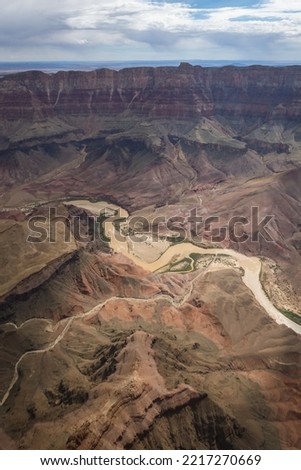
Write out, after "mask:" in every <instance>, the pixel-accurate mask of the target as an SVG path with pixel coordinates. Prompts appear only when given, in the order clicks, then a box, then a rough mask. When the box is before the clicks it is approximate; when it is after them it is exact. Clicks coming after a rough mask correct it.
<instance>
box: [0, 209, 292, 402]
mask: <svg viewBox="0 0 301 470" xmlns="http://www.w3.org/2000/svg"><path fill="white" fill-rule="evenodd" d="M65 204H72V205H75V206H77V207H81V208H84V209H88V210H89V211H90V212H92V213H94V214H97V215H99V212H100V210H102V209H104V208H108V209H109V210H111V211H116V210H118V211H119V217H124V218H127V217H128V213H127V212H126V211H125V210H124V209H121V208H119V207H117V206H115V205H113V204H108V203H105V202H104V203H99V202H98V203H92V202H89V201H85V200H83V201H68V203H67V202H66V203H65ZM114 233H115V227H114V224H113V221H112V220H109V219H108V220H107V221H106V224H105V234H106V236H107V237H109V238H110V239H111V241H110V243H109V245H110V247H111V249H112V250H114V251H115V252H117V253H122V254H123V255H124V256H126V257H127V258H128V259H130V260H131V261H133V262H134V263H135V264H136V265H138V266H140V267H142V268H143V269H145V270H146V271H150V272H155V271H157V270H159V269H161V268H163V267H164V266H166V265H168V264H170V262H171V261H172V260H173V259H174V257H177V258H179V257H180V258H185V257H189V256H190V254H191V253H198V254H200V255H215V257H212V260H211V261H210V262H209V264H208V265H207V267H206V269H205V271H204V270H200V272H199V273H198V274H197V275H196V276H195V277H194V279H193V280H192V281H191V283H190V287H189V289H188V291H187V293H186V294H185V295H184V296H183V298H181V299H180V300H179V301H176V300H175V299H172V298H171V297H169V296H167V295H164V294H160V295H158V296H155V297H154V298H152V299H141V298H129V299H128V301H131V302H150V301H158V300H163V299H164V300H167V301H168V302H170V303H171V304H173V305H174V306H176V307H179V306H181V305H183V304H184V303H185V302H186V301H187V300H188V299H189V297H190V295H191V293H192V289H193V285H194V282H195V281H196V280H197V279H198V277H199V276H201V275H204V272H206V271H209V270H210V266H211V264H212V262H213V261H214V259H215V258H216V257H217V256H219V255H228V256H231V257H232V258H233V259H235V260H236V261H237V263H238V264H239V266H240V267H241V268H243V270H244V275H243V277H242V280H243V282H244V283H245V285H246V286H247V287H248V288H249V289H250V290H251V291H252V292H253V294H254V296H255V298H256V300H257V302H258V303H259V304H260V305H261V306H262V307H263V309H264V310H265V311H266V313H267V314H268V315H269V316H270V317H271V318H273V320H274V321H275V322H276V323H278V324H283V325H286V326H287V327H288V328H291V329H292V330H294V331H295V332H296V333H297V334H301V325H298V324H297V323H295V322H293V321H292V320H290V319H289V318H287V317H285V316H284V315H283V314H282V313H281V312H280V311H279V310H277V308H276V307H275V306H274V305H273V304H272V302H271V301H270V300H269V298H268V297H267V296H266V294H265V292H264V290H263V288H262V285H261V282H260V271H261V261H260V259H259V258H257V257H255V256H253V257H248V256H246V255H243V254H242V253H238V252H236V251H234V250H231V249H221V248H201V247H197V246H195V245H193V244H192V243H181V244H177V245H172V246H170V247H169V248H168V249H167V250H166V251H165V252H164V253H163V254H162V255H161V256H159V257H158V259H156V260H155V261H153V262H151V263H147V262H146V261H144V260H143V259H141V258H139V257H138V256H136V255H135V253H133V252H132V251H130V250H129V247H128V243H127V241H120V240H119V238H120V237H115V236H114ZM221 269H223V266H221ZM118 299H123V298H122V297H111V298H109V299H107V300H105V301H103V302H101V303H100V304H98V305H96V306H95V307H93V308H92V309H91V310H89V311H88V312H84V313H81V314H79V315H75V316H74V317H72V318H68V319H64V320H61V322H59V323H58V324H57V325H55V326H54V329H52V328H51V331H53V332H55V331H56V330H57V329H58V326H62V325H64V326H63V328H62V330H61V332H60V333H58V335H57V336H56V338H55V340H54V341H53V342H52V343H51V344H50V345H48V346H46V347H44V348H42V349H38V350H33V351H26V352H25V353H24V354H23V355H22V356H21V357H20V358H19V360H18V361H17V363H16V364H15V367H14V375H13V378H12V380H11V382H10V384H9V386H8V388H7V390H6V392H5V393H4V395H3V397H2V400H1V401H0V406H3V405H4V403H5V402H6V401H7V399H8V397H9V395H10V392H11V390H12V388H13V387H14V385H15V383H16V382H17V380H18V378H19V366H20V363H21V362H22V360H23V359H24V358H25V357H26V356H29V355H31V354H42V353H45V352H47V351H51V350H52V349H54V348H55V346H56V345H57V344H58V343H59V342H60V341H61V340H62V339H63V338H64V337H65V334H66V333H67V331H68V330H69V328H70V327H71V325H72V323H73V321H74V320H76V319H79V318H87V317H89V316H93V315H95V314H97V313H98V311H99V309H100V308H101V307H103V306H105V305H106V304H107V303H109V302H111V301H116V300H118ZM34 321H44V322H47V323H50V321H49V320H45V319H34V318H33V319H30V320H27V321H26V322H24V323H23V324H22V325H20V326H19V327H17V325H15V324H14V323H7V324H6V325H7V326H11V327H13V328H16V329H20V328H23V326H24V325H25V324H27V323H29V322H34Z"/></svg>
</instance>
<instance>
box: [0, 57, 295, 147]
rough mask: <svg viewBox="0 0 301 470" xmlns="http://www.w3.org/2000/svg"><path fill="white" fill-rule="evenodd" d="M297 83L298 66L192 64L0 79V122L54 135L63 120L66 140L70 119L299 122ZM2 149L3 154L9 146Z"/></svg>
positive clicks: (26, 74) (30, 75) (12, 76)
mask: <svg viewBox="0 0 301 470" xmlns="http://www.w3.org/2000/svg"><path fill="white" fill-rule="evenodd" d="M300 76H301V67H298V66H296V67H283V68H272V67H261V66H252V67H246V68H239V67H223V68H202V67H200V66H195V67H192V66H190V65H189V64H181V65H180V66H179V67H159V68H147V67H141V68H133V69H123V70H120V71H118V72H117V71H114V70H108V69H100V70H96V71H92V72H58V73H56V74H54V75H48V74H45V73H42V72H24V73H20V74H16V75H10V76H6V77H4V78H1V79H0V103H1V107H0V118H1V119H2V120H5V121H14V120H21V121H22V120H29V121H32V122H39V121H41V122H42V121H45V120H51V119H52V120H53V119H54V121H53V126H54V127H55V118H60V117H63V118H64V121H65V122H69V124H70V125H71V127H70V128H69V129H67V128H65V129H63V132H67V131H69V132H70V131H71V130H72V127H73V128H74V125H72V119H74V118H75V117H84V116H90V115H98V116H99V117H100V118H101V117H103V116H116V115H122V114H124V113H126V116H127V117H128V116H129V115H133V116H139V117H141V116H143V117H151V118H161V119H162V118H173V119H178V120H181V119H184V120H187V119H188V120H193V119H198V118H199V117H201V116H206V117H209V116H217V115H219V116H225V117H227V119H230V120H231V122H232V123H233V124H234V123H236V125H237V126H240V127H241V128H242V127H243V126H246V125H247V126H248V125H250V124H247V122H246V121H247V120H248V119H251V121H252V122H253V123H254V122H256V120H258V119H261V120H264V121H265V120H268V119H271V118H274V119H278V120H279V119H282V118H285V119H291V120H294V119H298V117H299V116H300V110H301V108H300V96H301V85H300V83H301V82H300ZM238 121H239V122H238ZM73 123H74V122H73ZM46 127H47V126H46ZM73 130H74V129H73ZM36 131H37V130H36ZM57 131H58V134H59V133H60V132H59V129H57ZM61 132H62V129H61ZM33 134H34V132H33ZM41 135H43V133H41ZM7 137H8V136H7V135H6V139H7ZM44 137H47V129H44ZM3 139H4V137H3ZM20 140H21V136H20ZM2 145H4V146H7V145H8V142H7V140H5V139H4V140H3V143H2Z"/></svg>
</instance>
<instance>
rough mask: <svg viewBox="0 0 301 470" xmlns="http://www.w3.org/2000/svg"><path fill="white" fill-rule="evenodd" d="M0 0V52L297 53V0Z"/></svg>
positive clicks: (30, 55) (41, 55) (116, 55)
mask: <svg viewBox="0 0 301 470" xmlns="http://www.w3.org/2000/svg"><path fill="white" fill-rule="evenodd" d="M0 2H1V17H0V51H1V57H2V60H4V59H15V60H22V59H24V60H34V59H36V60H41V59H45V58H46V57H47V58H48V59H49V60H55V59H57V58H66V59H68V58H71V59H74V58H78V59H85V58H86V59H92V60H94V59H98V60H108V59H109V58H111V59H112V60H113V59H118V60H119V59H124V60H126V59H129V60H130V59H139V58H142V57H143V54H144V55H145V56H144V57H143V58H144V59H147V58H149V59H153V58H162V59H163V58H165V59H167V58H174V57H177V58H187V59H189V58H200V59H201V58H204V59H209V58H212V59H223V58H229V59H232V58H240V59H253V58H255V59H256V58H258V57H262V58H264V56H266V58H267V59H271V58H272V57H271V54H272V55H273V54H274V55H275V58H277V59H289V60H294V59H296V60H297V59H299V56H298V54H297V50H298V49H297V48H296V44H299V39H298V38H299V37H300V31H301V6H300V0H290V2H286V1H281V0H265V1H260V0H258V1H256V0H254V1H252V0H244V1H240V0H228V1H227V0H225V1H223V2H222V1H219V0H215V1H214V0H212V1H205V0H191V2H190V1H171V0H169V1H168V0H166V1H164V0H161V1H159V0H158V1H151V0H127V1H126V0H101V1H96V0H85V2H83V1H82V0H81V1H78V0H64V1H62V0H60V1H58V0H52V1H51V2H49V1H48V0H22V1H21V0H11V1H10V2H6V1H5V2H4V0H0ZM2 3H3V5H2ZM255 7H256V8H255ZM273 45H274V48H275V50H273ZM276 46H277V48H276ZM200 48H201V49H200ZM83 53H84V54H85V56H84V57H83ZM127 54H128V55H127ZM158 54H159V56H158ZM191 54H193V56H192V55H191ZM211 54H215V56H214V57H210V55H211ZM141 56H142V57H141Z"/></svg>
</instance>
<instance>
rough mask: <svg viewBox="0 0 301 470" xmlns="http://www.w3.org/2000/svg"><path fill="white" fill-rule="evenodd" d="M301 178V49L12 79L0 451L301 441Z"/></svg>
mask: <svg viewBox="0 0 301 470" xmlns="http://www.w3.org/2000/svg"><path fill="white" fill-rule="evenodd" d="M300 182H301V67H300V66H292V67H263V66H251V67H232V66H228V67H221V68H218V67H216V68H202V67H200V66H194V67H193V66H191V65H189V64H186V63H183V64H181V65H180V66H179V67H158V68H150V67H149V68H147V67H143V68H133V69H123V70H120V71H114V70H109V69H102V70H95V71H92V72H76V71H70V72H58V73H55V74H46V73H42V72H39V71H28V72H23V73H18V74H13V75H6V76H4V77H2V78H0V201H1V202H0V204H1V210H0V255H1V270H0V279H1V290H0V295H1V297H0V335H1V339H2V341H1V350H0V376H1V385H0V402H1V407H0V448H20V449H43V448H45V449H155V448H158V449H173V448H181V449H298V448H300V446H301V434H300V416H301V405H300V403H301V400H300V394H301V381H300V377H301V360H300V359H301V342H300V324H301V302H300V298H301V292H300V280H301V268H300V260H301V222H300V220H301V185H300ZM254 207H255V208H258V211H259V212H258V214H259V215H258V217H259V218H258V220H257V221H255V222H256V223H254V221H253V222H252V221H251V218H252V214H253V212H252V208H254ZM50 208H52V209H54V208H55V211H56V212H55V213H56V215H57V217H58V218H59V219H60V220H59V221H58V220H56V221H54V228H55V230H56V232H55V234H56V237H55V240H54V241H51V242H50V240H49V237H48V238H47V239H45V240H44V241H43V242H41V243H30V242H28V236H29V235H30V221H31V220H36V221H38V220H39V221H40V222H39V223H40V225H41V224H42V225H43V224H45V226H48V225H47V224H49V223H50V212H49V211H50ZM104 208H111V211H113V212H114V211H116V214H115V219H116V220H117V222H118V220H121V219H122V218H126V219H127V218H130V219H131V218H132V219H133V220H138V221H139V220H141V219H142V218H143V220H147V221H152V224H151V226H152V228H153V229H155V232H156V233H159V239H158V240H157V241H156V240H155V239H154V238H152V234H151V233H148V234H147V235H148V236H149V238H147V239H146V241H144V242H141V241H138V242H137V237H138V238H139V239H140V238H141V237H142V236H144V235H145V234H146V232H147V230H146V229H145V227H142V226H139V224H138V225H137V226H135V229H134V232H135V233H134V235H135V236H136V239H135V240H136V241H135V242H133V241H132V239H131V235H133V234H131V233H130V232H127V233H125V235H124V236H125V243H124V247H122V246H121V244H120V243H119V244H118V243H114V242H112V241H111V243H109V242H108V241H107V240H106V237H103V236H100V235H101V234H100V233H98V235H97V236H95V232H94V231H93V227H92V226H91V220H92V221H93V220H94V219H93V217H95V216H96V215H97V214H98V213H100V214H102V212H101V211H102V210H103V209H104ZM194 210H196V211H197V212H196V213H197V216H199V217H202V219H203V220H204V219H208V218H211V219H212V222H211V228H210V230H208V228H206V227H204V225H202V224H199V225H197V226H195V227H193V233H191V231H190V232H189V233H190V237H188V239H187V240H181V241H178V240H173V239H171V238H170V234H168V233H167V232H165V231H164V229H163V231H161V232H160V227H159V225H160V224H161V225H162V221H166V220H171V219H173V223H174V224H175V225H174V228H173V231H175V232H177V231H178V232H179V233H182V231H183V230H186V232H187V228H188V222H187V220H189V216H190V215H191V213H193V212H192V211H194ZM266 216H271V217H270V222H269V224H268V226H267V232H268V235H269V237H267V236H264V235H266V233H260V221H261V220H263V219H264V217H266ZM241 217H244V218H245V219H246V221H245V222H244V223H242V222H241ZM75 218H78V220H79V221H80V228H81V235H83V236H84V238H83V240H82V239H81V240H79V238H78V236H77V234H76V233H75V230H74V227H73V225H72V223H71V222H72V220H74V219H75ZM235 218H236V219H237V220H238V224H237V225H236V226H235V229H233V226H231V224H230V226H229V221H230V220H236V219H235ZM102 223H103V228H104V231H105V228H106V229H108V227H109V232H108V231H107V232H106V231H105V235H107V236H109V235H110V233H111V232H110V230H113V228H114V224H112V223H111V224H110V225H108V221H107V220H106V219H105V218H103V219H102ZM163 225H164V223H163ZM224 227H228V228H229V227H230V228H229V230H228V231H227V234H226V236H224V237H222V238H220V239H219V237H218V236H217V235H218V234H220V233H221V232H222V230H223V228H224ZM231 227H232V228H231ZM190 228H191V227H190ZM161 229H162V227H161ZM232 229H233V230H234V232H233V230H232ZM231 230H232V231H231ZM120 233H121V232H120V231H119V234H120ZM187 233H188V232H187ZM48 235H49V234H48ZM242 235H244V236H245V237H244V238H241V237H242ZM192 236H193V239H192ZM66 237H67V239H68V242H66ZM242 239H243V240H244V241H241V240H242ZM225 255H228V256H225ZM252 271H253V273H254V274H252ZM252 276H253V277H252ZM255 285H256V286H255ZM254 286H255V287H254ZM272 311H273V312H274V317H273V315H272V317H271V312H272ZM275 318H276V319H277V318H278V320H279V319H280V321H278V320H277V321H275ZM279 323H280V324H279ZM281 323H282V324H281ZM286 325H288V326H289V327H288V326H286ZM183 429H184V430H185V431H186V432H183Z"/></svg>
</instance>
